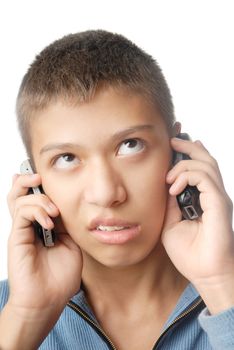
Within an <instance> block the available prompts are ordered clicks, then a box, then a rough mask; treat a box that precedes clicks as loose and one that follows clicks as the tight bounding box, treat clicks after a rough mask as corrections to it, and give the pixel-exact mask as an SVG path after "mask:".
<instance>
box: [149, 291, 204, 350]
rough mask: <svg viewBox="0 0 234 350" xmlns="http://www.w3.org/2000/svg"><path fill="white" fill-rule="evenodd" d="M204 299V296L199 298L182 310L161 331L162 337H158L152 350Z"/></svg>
mask: <svg viewBox="0 0 234 350" xmlns="http://www.w3.org/2000/svg"><path fill="white" fill-rule="evenodd" d="M202 302H203V300H202V298H199V299H198V300H197V301H196V302H195V303H194V304H193V305H192V306H190V308H188V309H187V310H186V311H184V312H182V314H180V315H179V316H177V317H176V318H175V319H174V321H173V322H172V323H171V324H170V325H169V326H168V327H167V328H166V329H165V330H164V331H163V332H162V333H161V335H160V337H159V338H158V340H157V341H156V343H155V344H154V347H153V349H152V350H156V349H157V346H158V344H159V343H160V341H161V340H162V338H163V337H164V336H165V334H166V333H167V332H168V331H169V330H170V329H171V328H172V327H173V326H174V325H175V324H176V323H177V322H179V321H180V320H181V319H182V318H184V317H186V316H187V315H188V314H189V313H191V312H192V311H193V310H195V309H196V307H198V306H199V305H200V304H202Z"/></svg>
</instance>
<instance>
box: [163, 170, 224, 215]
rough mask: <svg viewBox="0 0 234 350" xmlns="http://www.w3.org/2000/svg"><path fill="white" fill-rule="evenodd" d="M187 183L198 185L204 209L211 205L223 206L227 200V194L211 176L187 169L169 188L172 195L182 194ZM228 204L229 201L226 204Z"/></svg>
mask: <svg viewBox="0 0 234 350" xmlns="http://www.w3.org/2000/svg"><path fill="white" fill-rule="evenodd" d="M187 185H190V186H196V187H197V188H198V190H199V191H200V192H201V194H200V202H201V207H202V209H203V210H207V209H208V208H209V207H212V208H214V207H216V209H217V207H218V208H219V207H221V206H223V205H224V203H226V202H227V195H226V192H224V191H223V190H222V189H220V187H217V185H216V184H215V182H214V181H213V180H212V179H211V177H210V176H209V175H208V174H206V173H204V172H203V171H198V170H197V171H186V172H183V173H181V174H180V175H179V176H178V177H177V178H176V180H175V182H174V183H173V184H172V186H171V187H170V189H169V193H170V194H171V195H175V196H176V195H178V194H180V193H181V192H182V191H183V190H184V189H185V187H186V186H187ZM225 205H227V203H226V204H225Z"/></svg>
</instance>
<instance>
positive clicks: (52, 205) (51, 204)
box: [48, 202, 57, 210]
mask: <svg viewBox="0 0 234 350" xmlns="http://www.w3.org/2000/svg"><path fill="white" fill-rule="evenodd" d="M48 207H49V209H51V210H55V209H57V207H56V206H55V205H54V204H53V203H52V202H49V203H48Z"/></svg>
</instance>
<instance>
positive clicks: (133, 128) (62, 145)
mask: <svg viewBox="0 0 234 350" xmlns="http://www.w3.org/2000/svg"><path fill="white" fill-rule="evenodd" d="M142 130H147V131H151V132H153V131H154V130H155V125H153V124H143V125H136V126H131V127H129V128H127V129H124V130H120V131H117V132H116V133H114V134H113V135H112V136H111V137H110V140H111V141H116V140H118V139H120V138H124V137H126V136H128V135H130V134H134V133H135V132H137V131H142ZM74 147H76V148H81V147H82V146H81V145H79V144H77V143H70V142H62V143H61V142H56V143H51V144H48V145H46V146H44V147H42V149H41V150H40V154H42V153H45V152H48V151H51V150H55V149H58V150H64V149H67V148H74Z"/></svg>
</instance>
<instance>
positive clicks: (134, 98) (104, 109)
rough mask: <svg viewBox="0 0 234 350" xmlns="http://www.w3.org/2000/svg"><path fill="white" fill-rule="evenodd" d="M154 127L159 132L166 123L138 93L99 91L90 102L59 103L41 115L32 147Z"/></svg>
mask: <svg viewBox="0 0 234 350" xmlns="http://www.w3.org/2000/svg"><path fill="white" fill-rule="evenodd" d="M143 124H153V125H155V126H156V127H157V129H158V130H161V131H163V130H164V129H165V123H164V121H163V119H162V117H161V115H160V113H159V111H158V110H157V108H156V106H153V105H152V104H151V103H150V102H149V101H148V100H147V99H146V98H144V97H143V96H141V95H139V94H133V93H129V92H126V91H116V90H114V89H112V88H109V89H105V90H101V91H99V92H98V93H97V94H96V95H95V96H94V98H93V99H92V100H91V101H89V102H82V103H79V104H75V103H65V102H64V101H62V100H58V101H56V102H55V103H51V105H49V106H48V107H47V108H46V109H45V110H43V111H41V112H38V113H37V115H35V117H34V119H33V121H32V122H31V128H30V129H31V137H32V146H33V147H34V146H35V145H38V144H40V146H42V144H43V143H48V142H70V141H75V140H76V141H77V139H82V140H83V141H84V139H85V138H87V139H88V140H89V142H91V141H94V136H95V135H96V136H97V137H98V139H99V141H101V140H104V139H105V137H107V136H108V135H110V134H113V133H115V132H116V131H118V130H124V129H125V128H130V127H132V126H136V125H143Z"/></svg>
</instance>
